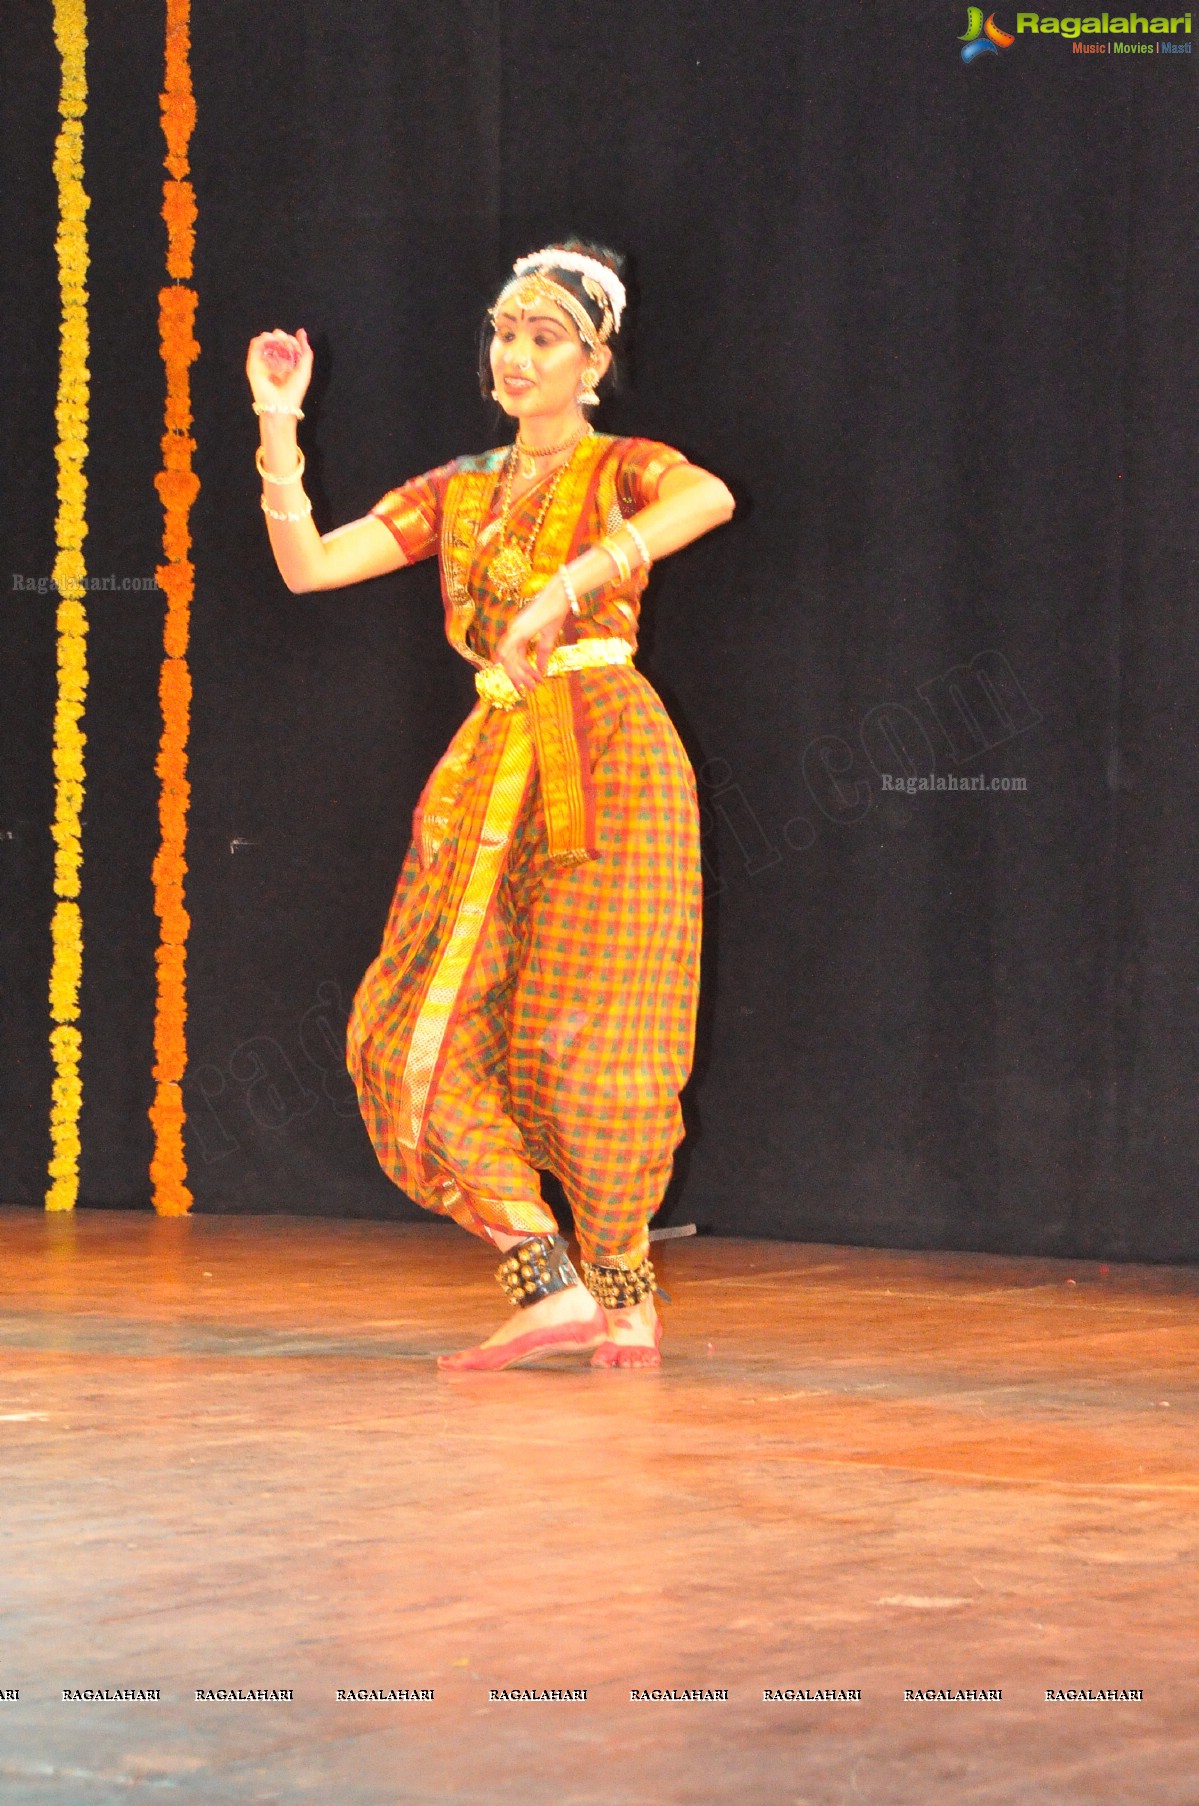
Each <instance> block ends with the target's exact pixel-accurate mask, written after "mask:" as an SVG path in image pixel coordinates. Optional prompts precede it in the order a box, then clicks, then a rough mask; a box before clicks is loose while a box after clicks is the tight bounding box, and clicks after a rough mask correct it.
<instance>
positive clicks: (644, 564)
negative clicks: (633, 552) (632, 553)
mask: <svg viewBox="0 0 1199 1806" xmlns="http://www.w3.org/2000/svg"><path fill="white" fill-rule="evenodd" d="M624 530H625V532H626V533H627V534H628V536H629V538H630V539H631V540H632V542H633V544H634V545H635V546H636V548H637V550H638V551H639V552H640V554H641V568H642V569H643V570H646V571H648V570H649V569H650V568H651V566H652V565H653V562H654V561H653V559H652V558H651V557H650V555H649V547H648V546H647V545H646V543H645V541H644V540H643V539H642V537H641V535H640V533H639V532H638V531H637V529H636V527H635V526H634V525H633V523H632V521H631V520H627V521H626V522H625V524H624Z"/></svg>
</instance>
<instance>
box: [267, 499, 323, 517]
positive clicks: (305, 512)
mask: <svg viewBox="0 0 1199 1806" xmlns="http://www.w3.org/2000/svg"><path fill="white" fill-rule="evenodd" d="M304 500H305V501H306V502H308V497H307V496H305V497H304ZM262 512H263V513H264V514H269V515H270V517H271V519H272V520H306V519H307V518H308V516H309V515H310V514H311V513H312V503H311V502H308V506H307V507H306V508H301V509H300V511H299V513H298V514H288V513H286V511H285V510H283V509H281V508H268V507H267V501H266V497H265V496H263V498H262Z"/></svg>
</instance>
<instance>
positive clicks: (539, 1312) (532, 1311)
mask: <svg viewBox="0 0 1199 1806" xmlns="http://www.w3.org/2000/svg"><path fill="white" fill-rule="evenodd" d="M598 1311H599V1307H598V1306H597V1304H596V1302H595V1299H594V1298H593V1297H592V1296H591V1293H590V1292H589V1291H588V1290H587V1288H586V1286H567V1287H566V1289H565V1291H562V1292H553V1293H551V1294H550V1296H549V1297H548V1298H539V1299H538V1300H537V1303H536V1304H526V1305H524V1306H522V1307H521V1308H520V1309H519V1310H515V1311H513V1312H512V1313H511V1315H510V1316H508V1317H507V1318H506V1319H505V1320H504V1322H503V1323H501V1324H500V1327H499V1328H498V1329H497V1330H495V1331H494V1332H493V1333H492V1334H491V1335H490V1336H488V1338H487V1340H486V1341H485V1342H481V1343H480V1344H479V1346H480V1348H498V1347H499V1346H500V1345H501V1343H504V1342H511V1341H512V1340H513V1339H514V1337H516V1336H527V1335H528V1334H529V1332H530V1330H538V1329H547V1328H548V1327H549V1326H550V1325H551V1324H557V1323H592V1322H593V1323H594V1326H595V1334H594V1336H593V1337H592V1338H591V1340H590V1341H586V1342H579V1343H578V1347H579V1348H580V1349H583V1348H594V1347H595V1346H596V1344H597V1343H598V1342H601V1341H602V1340H603V1338H604V1335H605V1330H604V1325H603V1323H602V1322H601V1320H600V1317H599V1314H598Z"/></svg>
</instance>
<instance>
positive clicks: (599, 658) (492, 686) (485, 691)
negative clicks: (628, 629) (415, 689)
mask: <svg viewBox="0 0 1199 1806" xmlns="http://www.w3.org/2000/svg"><path fill="white" fill-rule="evenodd" d="M632 662H633V648H632V646H630V644H629V642H628V640H618V639H602V640H576V641H575V643H574V645H573V646H555V647H554V650H553V651H552V652H551V653H550V656H549V662H548V664H547V665H546V668H545V675H546V676H547V677H562V676H565V674H566V673H567V672H569V671H598V670H599V668H600V666H601V665H631V664H632ZM475 689H476V690H477V691H478V692H479V695H480V696H481V697H482V698H483V701H484V702H489V703H490V704H491V706H492V708H493V709H515V708H519V707H520V705H521V703H522V702H524V701H525V700H526V698H525V697H523V696H522V695H521V693H520V691H519V690H518V689H517V687H516V685H515V684H514V683H513V681H512V679H511V678H510V677H509V676H508V673H507V672H506V671H505V670H504V667H503V666H502V665H484V666H483V669H482V670H481V671H476V672H475Z"/></svg>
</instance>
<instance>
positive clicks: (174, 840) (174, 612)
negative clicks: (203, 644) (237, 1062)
mask: <svg viewBox="0 0 1199 1806" xmlns="http://www.w3.org/2000/svg"><path fill="white" fill-rule="evenodd" d="M190 14H191V8H190V0H167V28H166V76H165V81H164V83H163V92H162V94H161V95H160V96H159V103H160V107H161V112H162V131H163V137H164V138H165V139H166V147H167V148H166V156H165V158H164V162H165V165H166V170H167V179H166V181H165V182H164V183H163V204H162V217H163V219H164V220H165V221H166V228H167V258H166V268H167V275H168V276H169V277H170V278H171V282H170V284H169V286H167V287H166V288H163V289H161V290H160V291H159V295H158V330H159V340H160V348H161V353H162V362H163V368H164V371H165V373H166V408H165V416H164V431H163V435H162V469H161V470H160V471H159V473H158V475H157V476H156V477H155V479H154V486H155V488H156V489H157V491H158V494H159V498H160V500H161V502H162V509H163V529H162V551H163V563H162V564H160V565H159V566H158V569H157V573H156V574H157V577H158V583H159V587H160V588H161V589H162V590H163V591H164V592H165V594H166V598H167V607H166V618H165V622H164V625H163V653H164V657H163V661H162V670H161V672H160V674H159V684H158V694H159V701H160V704H161V707H162V735H161V738H160V740H159V746H158V759H157V762H156V765H155V770H156V772H157V774H158V778H159V784H160V789H159V797H158V822H159V845H158V853H157V856H156V857H155V860H154V871H153V877H154V911H155V914H156V915H157V917H158V924H159V938H158V949H157V952H156V954H155V963H156V966H157V995H156V1001H155V1011H154V1080H155V1092H154V1101H153V1103H152V1105H151V1107H150V1121H151V1123H152V1124H153V1127H154V1153H153V1157H152V1159H151V1161H150V1179H151V1184H152V1188H153V1199H154V1208H155V1210H156V1211H158V1212H159V1214H160V1215H162V1216H182V1215H183V1214H184V1213H185V1212H186V1211H187V1210H188V1209H190V1207H191V1202H192V1194H191V1192H190V1190H189V1189H188V1185H187V1157H186V1153H185V1150H184V1145H183V1125H184V1108H183V1075H184V1072H185V1070H186V1066H187V934H188V928H189V926H190V923H189V918H188V914H187V909H186V907H185V903H184V880H185V878H186V876H187V860H186V853H187V807H188V800H189V796H190V786H189V784H188V779H187V740H188V727H189V722H190V716H191V673H190V671H189V669H188V663H187V652H188V636H189V631H190V622H191V603H192V596H193V594H194V590H195V569H194V566H193V565H192V562H191V557H190V553H191V526H190V519H189V517H190V513H191V507H192V503H193V502H194V501H195V499H196V496H197V494H198V493H199V489H200V480H199V478H198V477H197V476H196V474H195V472H194V471H193V470H192V454H193V453H194V452H195V449H196V442H195V440H194V438H193V437H192V436H191V427H192V409H191V377H190V368H191V365H192V364H193V363H194V362H195V359H196V358H197V357H198V356H199V353H200V347H199V345H198V344H197V342H196V337H195V320H196V292H195V290H194V289H193V288H191V287H189V286H187V279H188V278H189V277H191V275H192V273H193V272H192V261H193V256H194V253H195V243H196V234H195V221H196V197H195V191H194V189H193V188H192V184H191V182H190V181H189V180H188V175H189V164H188V147H189V144H190V141H191V135H192V129H193V127H194V125H195V122H196V102H195V97H194V95H193V93H192V81H191V63H190V58H191V38H190V30H189V28H190Z"/></svg>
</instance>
